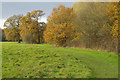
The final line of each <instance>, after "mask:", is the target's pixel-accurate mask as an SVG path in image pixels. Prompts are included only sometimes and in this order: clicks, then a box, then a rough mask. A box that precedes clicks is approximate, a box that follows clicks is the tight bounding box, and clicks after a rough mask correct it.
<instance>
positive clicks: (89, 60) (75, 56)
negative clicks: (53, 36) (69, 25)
mask: <svg viewBox="0 0 120 80" xmlns="http://www.w3.org/2000/svg"><path fill="white" fill-rule="evenodd" d="M2 62H3V65H2V77H3V78H54V77H56V78H94V77H97V78H117V77H118V56H117V55H115V54H111V53H107V52H100V51H99V52H98V51H93V50H85V49H77V48H63V47H54V46H53V45H48V44H22V43H21V44H18V43H17V42H2Z"/></svg>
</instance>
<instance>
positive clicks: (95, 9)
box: [73, 2, 108, 48]
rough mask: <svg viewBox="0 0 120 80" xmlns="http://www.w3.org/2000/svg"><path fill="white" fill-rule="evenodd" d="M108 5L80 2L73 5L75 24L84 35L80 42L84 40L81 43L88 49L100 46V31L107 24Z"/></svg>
mask: <svg viewBox="0 0 120 80" xmlns="http://www.w3.org/2000/svg"><path fill="white" fill-rule="evenodd" d="M107 5H108V4H107V3H102V2H99V3H98V2H91V3H89V2H78V3H74V5H73V10H74V14H75V16H74V24H75V26H76V27H77V29H78V30H79V32H81V34H82V37H80V38H79V39H78V42H80V40H82V41H83V42H81V43H82V44H83V43H84V44H85V47H86V48H91V47H92V46H97V45H98V44H97V42H99V39H100V38H99V31H100V29H101V28H102V27H103V26H104V24H105V23H106V22H107V17H106V15H105V11H106V9H105V8H106V7H107Z"/></svg>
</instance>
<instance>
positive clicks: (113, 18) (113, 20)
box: [106, 2, 120, 53]
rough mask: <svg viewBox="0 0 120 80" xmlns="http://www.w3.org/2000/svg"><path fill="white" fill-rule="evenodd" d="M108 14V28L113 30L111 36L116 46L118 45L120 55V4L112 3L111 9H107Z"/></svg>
mask: <svg viewBox="0 0 120 80" xmlns="http://www.w3.org/2000/svg"><path fill="white" fill-rule="evenodd" d="M106 14H107V16H108V17H109V21H108V22H107V24H108V25H109V26H108V27H109V28H111V35H112V38H113V40H114V41H115V43H114V44H116V45H117V49H118V53H120V49H119V48H120V46H119V44H120V43H119V42H120V41H119V40H120V36H119V35H120V33H119V31H120V28H119V27H118V26H119V21H120V17H119V16H120V2H112V3H111V5H110V6H109V7H107V10H106ZM117 42H118V43H117Z"/></svg>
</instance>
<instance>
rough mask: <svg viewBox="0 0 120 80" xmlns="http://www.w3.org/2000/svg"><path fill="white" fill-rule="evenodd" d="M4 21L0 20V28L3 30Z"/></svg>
mask: <svg viewBox="0 0 120 80" xmlns="http://www.w3.org/2000/svg"><path fill="white" fill-rule="evenodd" d="M5 21H6V20H5V19H0V28H2V29H4V27H3V25H4V22H5Z"/></svg>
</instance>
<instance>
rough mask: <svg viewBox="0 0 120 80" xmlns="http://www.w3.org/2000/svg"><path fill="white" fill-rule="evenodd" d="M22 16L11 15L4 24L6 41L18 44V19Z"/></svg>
mask: <svg viewBox="0 0 120 80" xmlns="http://www.w3.org/2000/svg"><path fill="white" fill-rule="evenodd" d="M21 18H22V15H13V16H11V17H9V18H8V19H7V20H6V21H5V23H4V27H5V29H4V31H5V36H6V40H12V41H18V43H20V34H19V33H20V30H19V26H20V19H21Z"/></svg>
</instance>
